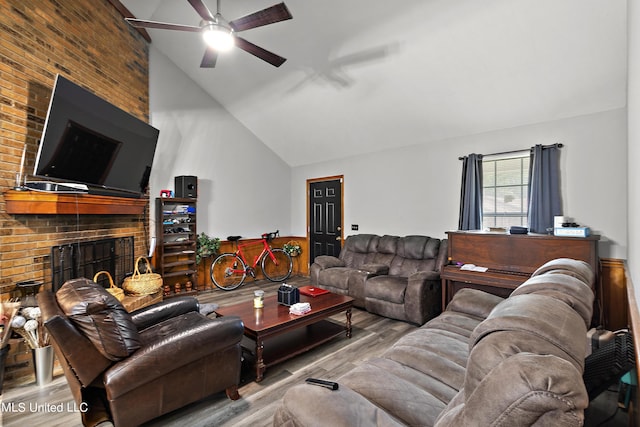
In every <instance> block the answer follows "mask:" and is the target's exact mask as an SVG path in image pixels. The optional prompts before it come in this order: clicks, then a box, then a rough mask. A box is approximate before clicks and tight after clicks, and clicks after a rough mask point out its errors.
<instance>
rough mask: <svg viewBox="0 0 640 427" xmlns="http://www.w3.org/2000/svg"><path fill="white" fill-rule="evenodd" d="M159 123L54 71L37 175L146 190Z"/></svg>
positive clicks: (128, 192)
mask: <svg viewBox="0 0 640 427" xmlns="http://www.w3.org/2000/svg"><path fill="white" fill-rule="evenodd" d="M158 134H159V131H158V129H156V128H154V127H153V126H151V125H149V124H148V123H145V122H144V121H142V120H140V119H138V118H136V117H134V116H133V115H131V114H129V113H127V112H126V111H124V110H121V109H120V108H118V107H116V106H115V105H113V104H110V103H109V102H107V101H105V100H104V99H102V98H100V97H98V96H96V95H94V94H93V93H91V92H89V91H88V90H86V89H84V88H82V87H80V86H78V85H77V84H75V83H73V82H71V81H70V80H68V79H66V78H65V77H63V76H61V75H59V74H58V75H57V76H56V81H55V85H54V87H53V92H52V95H51V101H50V102H49V110H48V112H47V118H46V120H45V123H44V131H43V133H42V139H41V141H40V146H39V147H38V155H37V157H36V163H35V168H34V172H33V174H34V176H35V177H36V178H38V179H46V180H51V181H54V182H70V183H79V184H85V185H87V187H88V188H89V193H92V194H109V195H116V196H124V197H140V196H141V195H142V194H143V193H145V192H146V189H147V186H148V184H149V174H150V172H151V165H152V163H153V156H154V154H155V150H156V143H157V141H158Z"/></svg>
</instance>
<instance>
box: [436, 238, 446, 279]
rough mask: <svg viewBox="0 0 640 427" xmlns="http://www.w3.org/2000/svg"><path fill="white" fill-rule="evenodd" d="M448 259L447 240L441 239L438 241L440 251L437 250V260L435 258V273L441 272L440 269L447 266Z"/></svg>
mask: <svg viewBox="0 0 640 427" xmlns="http://www.w3.org/2000/svg"><path fill="white" fill-rule="evenodd" d="M448 258H449V240H448V239H442V240H441V241H440V249H439V250H438V258H436V271H438V272H442V269H443V268H444V266H445V265H447V262H448Z"/></svg>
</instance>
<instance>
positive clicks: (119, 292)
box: [93, 271, 124, 301]
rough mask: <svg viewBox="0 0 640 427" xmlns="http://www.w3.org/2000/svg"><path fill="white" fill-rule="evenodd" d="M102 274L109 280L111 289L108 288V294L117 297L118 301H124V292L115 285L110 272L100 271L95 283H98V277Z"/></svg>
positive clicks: (94, 279) (94, 278)
mask: <svg viewBox="0 0 640 427" xmlns="http://www.w3.org/2000/svg"><path fill="white" fill-rule="evenodd" d="M101 274H106V275H107V277H108V278H109V287H108V288H107V292H109V293H110V294H111V295H113V296H114V297H116V299H117V300H118V301H122V300H123V299H124V291H123V290H122V289H121V288H119V287H117V286H116V285H115V284H114V283H113V278H112V277H111V274H109V272H108V271H98V272H97V273H96V275H95V276H93V281H94V282H96V283H98V276H100V275H101Z"/></svg>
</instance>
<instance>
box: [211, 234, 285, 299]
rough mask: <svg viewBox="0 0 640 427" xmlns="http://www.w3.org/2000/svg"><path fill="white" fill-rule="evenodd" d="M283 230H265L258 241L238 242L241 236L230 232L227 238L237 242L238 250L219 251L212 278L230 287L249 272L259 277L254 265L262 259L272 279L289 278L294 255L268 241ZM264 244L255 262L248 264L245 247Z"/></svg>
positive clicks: (263, 268) (263, 266) (212, 267)
mask: <svg viewBox="0 0 640 427" xmlns="http://www.w3.org/2000/svg"><path fill="white" fill-rule="evenodd" d="M279 233H280V231H279V230H276V231H274V232H272V233H263V234H262V236H261V237H262V238H261V239H260V240H259V241H256V242H248V243H239V240H240V239H241V238H242V236H229V237H227V240H228V241H230V242H235V243H236V245H237V249H236V250H235V252H227V253H223V254H220V255H218V256H217V257H216V258H215V259H214V260H213V262H212V263H211V268H210V275H211V281H212V282H213V284H214V285H216V286H217V287H218V288H220V289H222V290H223V291H231V290H233V289H236V288H238V287H239V286H241V285H242V284H243V283H244V281H245V279H246V278H247V274H249V275H250V276H251V277H253V278H254V279H255V278H256V270H255V267H256V266H257V265H258V262H260V268H262V273H263V274H264V276H265V277H266V278H267V279H269V280H271V281H272V282H280V281H283V280H286V279H287V278H288V277H289V276H290V275H291V271H292V270H293V261H291V256H290V255H289V254H288V253H287V252H285V251H284V250H283V249H280V248H276V249H273V248H271V245H270V244H269V242H271V240H273V239H275V238H276V237H278V235H279ZM257 245H262V251H261V252H260V255H257V256H256V257H255V258H254V260H253V264H251V265H249V263H248V262H247V259H246V257H245V255H244V253H243V249H245V248H247V247H249V246H257Z"/></svg>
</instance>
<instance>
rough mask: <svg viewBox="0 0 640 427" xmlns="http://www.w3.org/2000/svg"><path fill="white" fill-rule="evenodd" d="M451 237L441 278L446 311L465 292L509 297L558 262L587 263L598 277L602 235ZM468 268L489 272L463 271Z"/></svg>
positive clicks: (451, 234)
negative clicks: (550, 263)
mask: <svg viewBox="0 0 640 427" xmlns="http://www.w3.org/2000/svg"><path fill="white" fill-rule="evenodd" d="M447 235H448V240H449V241H448V247H449V262H448V264H447V265H446V266H445V267H444V269H443V271H442V273H441V275H440V277H441V278H442V307H443V308H444V307H446V304H448V303H449V301H451V298H453V295H455V293H456V292H457V291H459V290H460V289H462V288H474V289H480V290H483V291H486V292H490V293H492V294H495V295H498V296H502V297H507V296H509V294H510V293H511V292H512V291H513V290H514V289H515V288H516V287H518V285H520V284H522V283H523V282H524V281H526V280H527V279H528V278H529V277H530V276H531V274H532V273H533V272H534V271H535V270H536V269H537V268H538V267H540V266H541V265H542V264H544V263H545V262H547V261H550V260H552V259H555V258H573V259H579V260H583V261H585V262H587V263H588V264H589V265H590V266H591V268H592V270H593V272H594V275H595V277H596V278H597V277H598V272H599V269H600V267H599V265H600V263H599V258H598V240H600V236H598V235H592V236H589V237H559V236H552V235H547V234H508V233H495V232H482V231H449V232H447ZM464 264H474V265H476V266H478V267H486V268H487V269H488V270H487V271H485V272H479V271H469V270H461V269H460V267H461V266H462V265H464Z"/></svg>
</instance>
